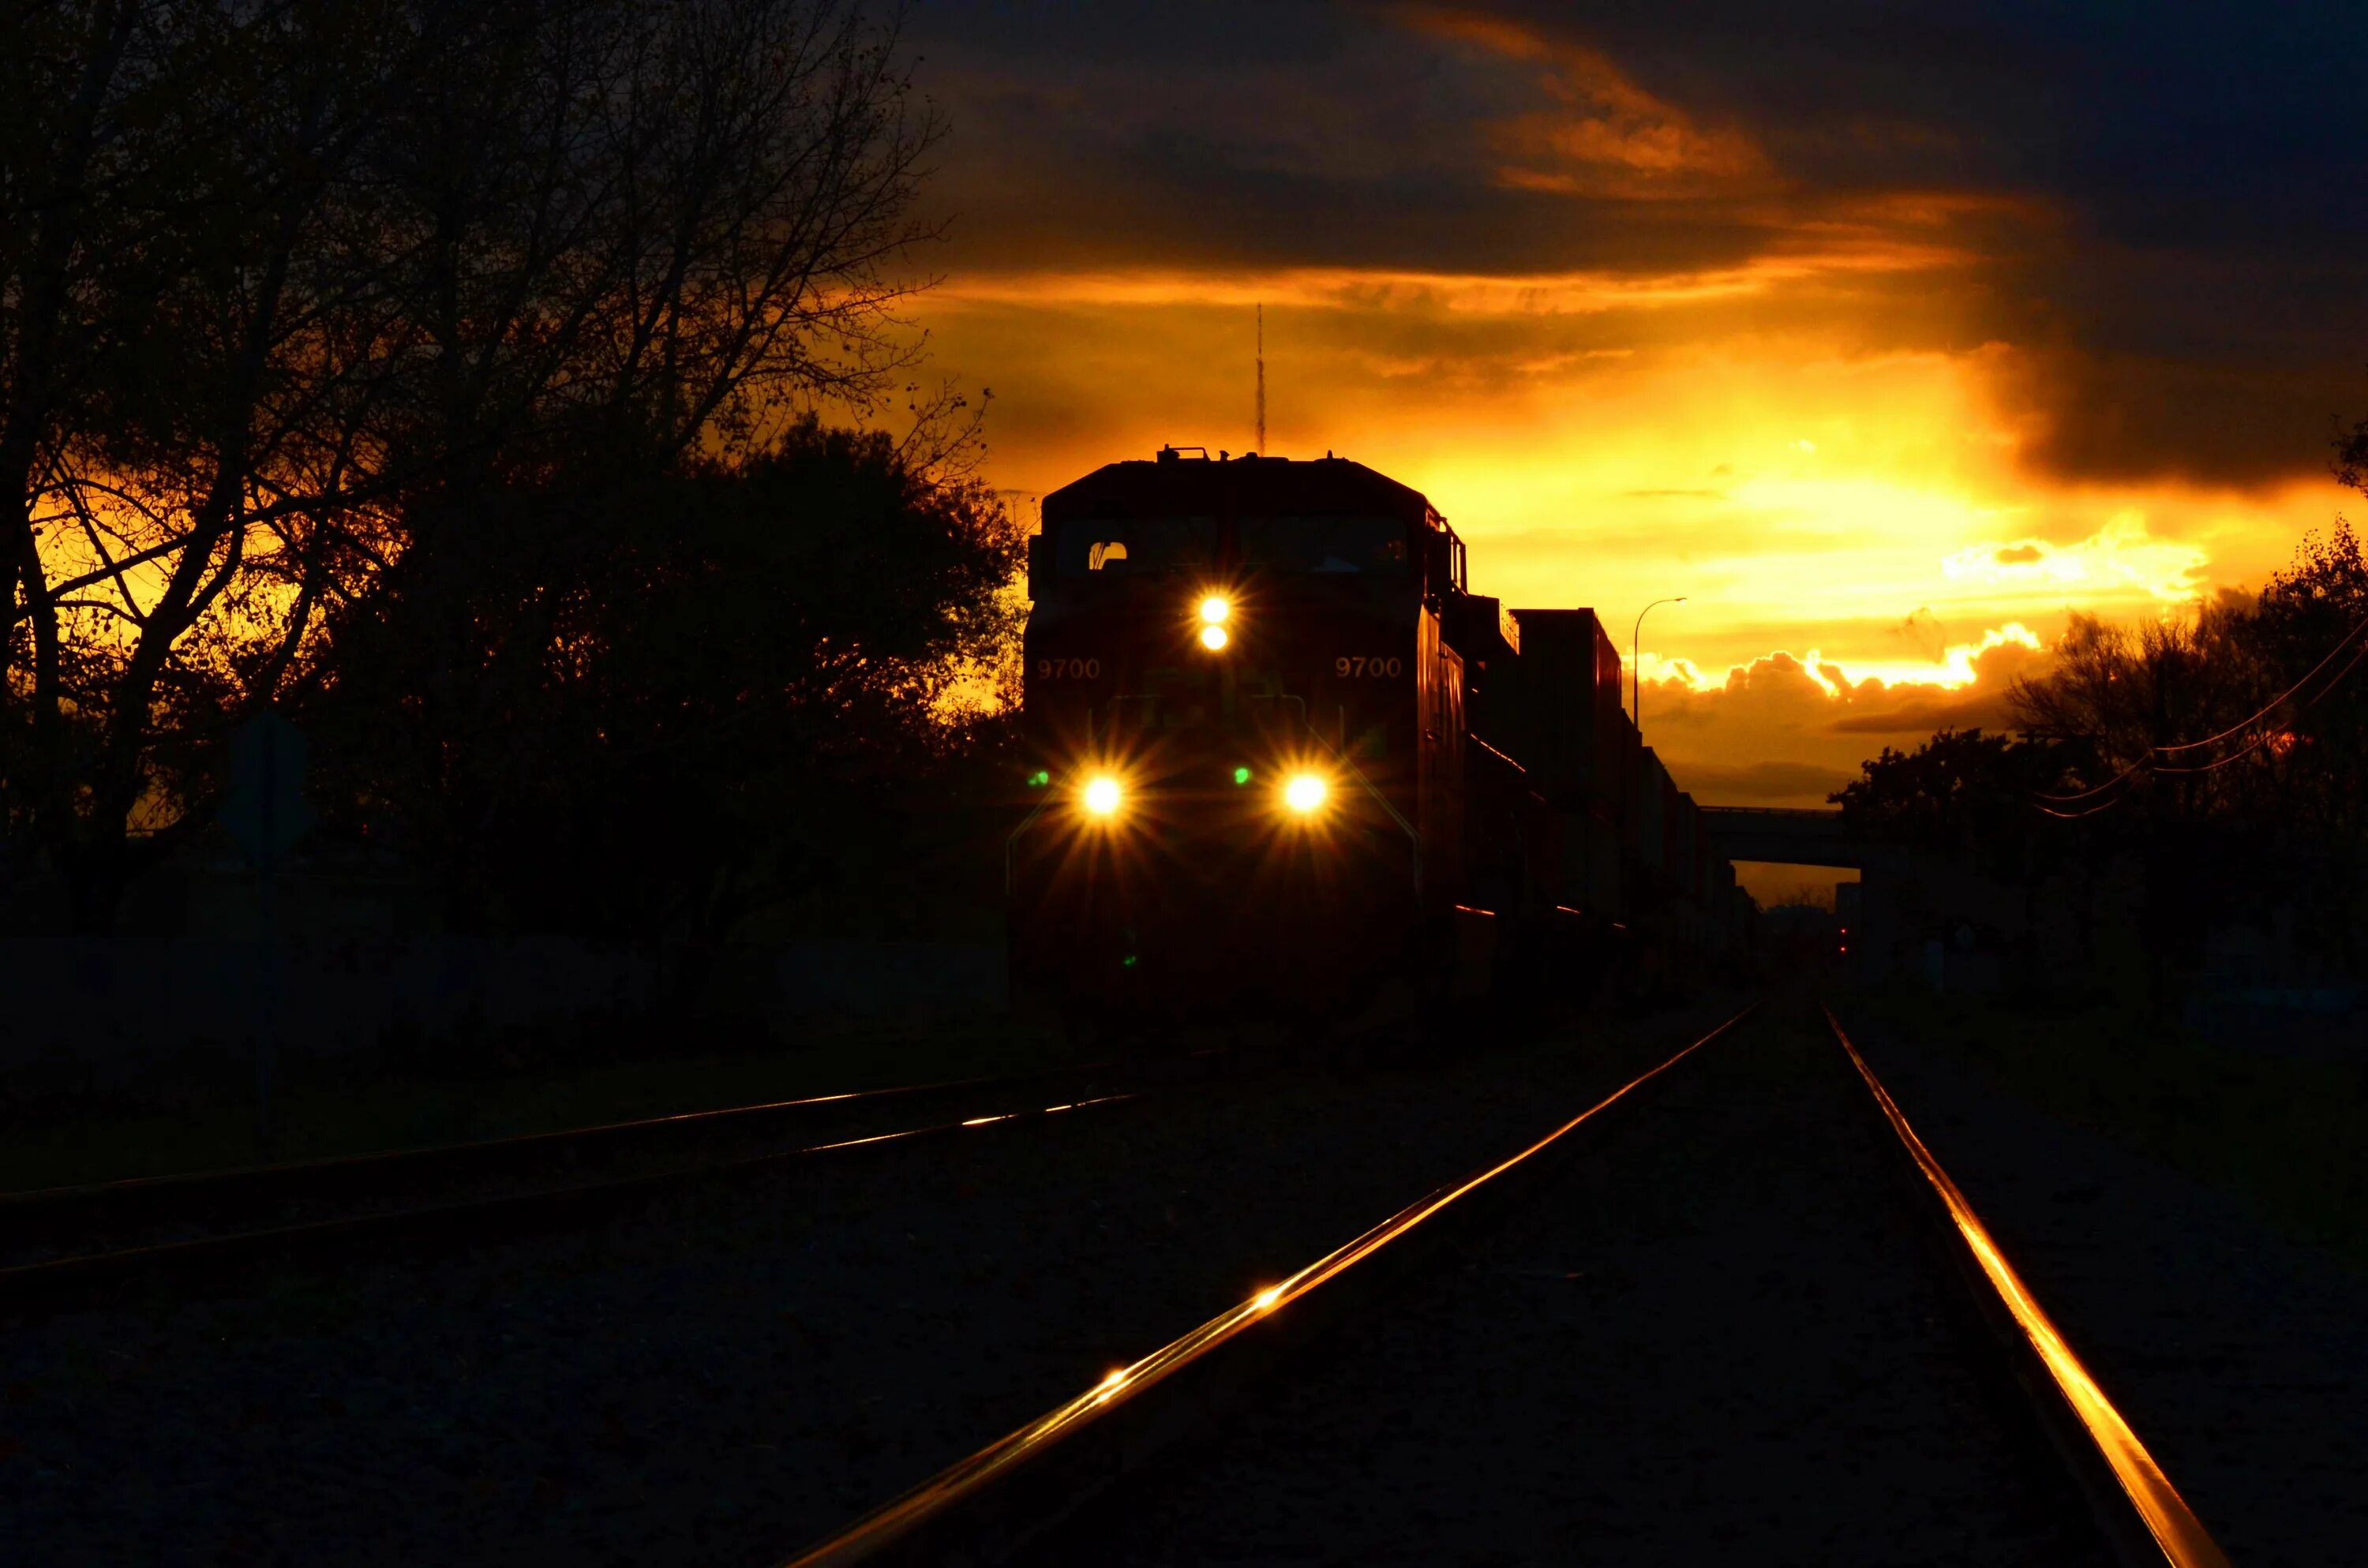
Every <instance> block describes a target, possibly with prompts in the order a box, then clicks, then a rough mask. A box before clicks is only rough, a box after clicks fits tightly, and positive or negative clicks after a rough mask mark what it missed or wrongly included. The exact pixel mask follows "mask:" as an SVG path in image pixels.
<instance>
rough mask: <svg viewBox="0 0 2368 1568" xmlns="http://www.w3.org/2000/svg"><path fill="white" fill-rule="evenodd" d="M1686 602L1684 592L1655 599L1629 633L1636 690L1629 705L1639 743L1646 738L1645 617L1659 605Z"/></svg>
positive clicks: (1630, 671) (1630, 669) (1631, 675)
mask: <svg viewBox="0 0 2368 1568" xmlns="http://www.w3.org/2000/svg"><path fill="white" fill-rule="evenodd" d="M1685 602H1686V596H1685V595H1683V594H1679V596H1678V597H1675V598H1672V599H1655V600H1654V601H1653V602H1652V604H1649V605H1646V606H1645V608H1643V609H1640V610H1638V611H1637V612H1636V627H1635V630H1634V631H1631V632H1630V633H1629V634H1628V675H1629V683H1630V688H1631V689H1632V690H1633V691H1634V696H1633V697H1631V698H1630V699H1629V703H1628V705H1629V706H1630V707H1631V708H1634V710H1636V739H1637V741H1638V743H1639V744H1642V743H1643V741H1644V739H1645V665H1644V653H1643V652H1642V649H1643V648H1644V645H1645V617H1646V616H1647V615H1650V614H1651V613H1652V612H1653V610H1654V608H1656V607H1657V606H1660V605H1681V604H1683V603H1685Z"/></svg>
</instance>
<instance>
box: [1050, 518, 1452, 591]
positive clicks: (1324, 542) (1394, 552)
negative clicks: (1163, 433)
mask: <svg viewBox="0 0 2368 1568" xmlns="http://www.w3.org/2000/svg"><path fill="white" fill-rule="evenodd" d="M1235 537H1236V539H1237V540H1238V542H1239V548H1240V551H1241V562H1242V564H1243V565H1244V566H1246V567H1247V568H1249V569H1250V570H1252V571H1259V572H1280V573H1289V574H1315V575H1323V574H1358V575H1367V576H1386V577H1403V576H1405V575H1406V562H1407V556H1408V551H1407V548H1406V545H1407V541H1406V524H1405V523H1404V522H1403V521H1401V520H1399V519H1397V518H1395V517H1244V518H1243V519H1242V520H1241V522H1240V523H1239V524H1238V525H1237V527H1236V535H1235ZM1217 546H1218V530H1217V520H1216V519H1215V518H1214V517H1125V518H1092V517H1081V518H1078V519H1076V520H1075V521H1072V522H1069V523H1065V524H1064V525H1062V528H1061V532H1060V544H1059V548H1058V551H1057V552H1056V554H1057V559H1058V562H1059V568H1060V573H1061V575H1062V576H1064V577H1082V576H1086V575H1087V574H1092V573H1101V572H1114V573H1121V574H1130V575H1140V574H1145V573H1158V572H1186V573H1200V572H1206V571H1208V570H1209V569H1210V568H1212V567H1213V566H1214V565H1216V564H1217Z"/></svg>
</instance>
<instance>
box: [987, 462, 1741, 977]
mask: <svg viewBox="0 0 2368 1568" xmlns="http://www.w3.org/2000/svg"><path fill="white" fill-rule="evenodd" d="M1028 591H1029V597H1030V600H1031V608H1030V614H1029V618H1028V623H1027V631H1026V637H1025V642H1024V651H1025V657H1026V662H1027V663H1026V670H1025V672H1024V676H1023V686H1022V693H1023V696H1022V732H1023V734H1024V737H1025V741H1024V744H1025V745H1026V747H1027V748H1028V756H1029V759H1030V760H1029V766H1030V772H1029V775H1028V778H1027V781H1026V788H1027V789H1028V790H1029V791H1030V794H1031V795H1032V797H1033V798H1032V799H1031V800H1030V802H1029V809H1028V810H1027V812H1026V813H1025V815H1024V817H1023V818H1022V820H1020V822H1019V824H1018V826H1017V827H1016V828H1015V829H1014V831H1013V832H1012V834H1011V835H1010V837H1009V839H1008V843H1007V846H1006V859H1005V882H1006V894H1007V900H1008V925H1009V933H1010V946H1009V951H1010V961H1011V971H1012V972H1011V980H1012V985H1013V994H1014V996H1015V998H1016V999H1023V1000H1024V999H1028V998H1042V999H1044V1000H1046V1001H1049V1002H1050V1003H1052V1004H1053V1005H1054V1006H1059V1007H1061V1008H1063V1009H1064V1010H1066V1011H1069V1012H1071V1013H1073V1014H1075V1013H1085V1014H1088V1015H1094V1014H1121V1015H1134V1016H1143V1015H1163V1016H1167V1017H1189V1016H1191V1015H1194V1014H1201V1013H1219V1012H1235V1011H1237V1010H1239V1009H1242V1008H1245V1007H1255V1008H1261V1009H1268V1010H1272V1011H1277V1012H1281V1013H1283V1014H1286V1015H1296V1016H1301V1017H1309V1018H1317V1019H1327V1018H1328V1019H1334V1020H1338V1019H1341V1018H1346V1017H1360V1016H1364V1015H1368V1014H1379V1015H1382V1016H1388V1015H1391V1014H1394V1013H1398V1012H1405V1011H1407V1010H1410V1009H1414V1008H1417V1007H1419V1006H1422V1005H1424V1004H1426V1003H1428V1002H1434V1001H1440V1000H1444V999H1448V998H1457V997H1461V998H1494V999H1497V1000H1499V1001H1515V1000H1520V1001H1524V1002H1529V1003H1549V1004H1551V1003H1554V1002H1561V1003H1565V1004H1566V1003H1570V1002H1574V1001H1579V1002H1591V1001H1594V1000H1598V999H1600V995H1601V994H1602V993H1603V992H1604V990H1605V989H1606V988H1607V987H1614V988H1617V989H1619V990H1622V991H1626V992H1631V993H1634V992H1638V991H1653V990H1657V989H1661V988H1664V987H1666V986H1668V985H1669V984H1671V983H1675V982H1676V981H1677V980H1678V979H1679V977H1680V976H1681V975H1682V974H1683V973H1684V972H1686V971H1688V970H1689V969H1695V968H1699V967H1700V966H1701V964H1702V963H1703V962H1705V961H1708V960H1713V959H1714V958H1716V957H1718V956H1720V955H1722V954H1726V953H1731V952H1732V951H1733V950H1735V949H1736V948H1737V947H1738V946H1739V945H1740V944H1741V942H1742V941H1743V940H1744V939H1745V938H1746V937H1748V926H1747V923H1748V910H1749V904H1748V900H1746V899H1744V898H1743V897H1742V896H1741V895H1740V894H1739V893H1738V892H1736V888H1735V881H1734V871H1733V868H1732V867H1731V866H1729V865H1727V864H1726V863H1725V861H1723V860H1720V859H1718V858H1716V857H1715V856H1714V855H1713V854H1712V852H1711V850H1710V846H1709V842H1708V839H1707V836H1706V835H1704V834H1703V832H1702V825H1701V821H1700V817H1699V814H1698V813H1697V812H1695V810H1694V808H1693V802H1692V800H1691V797H1690V796H1687V795H1685V794H1684V793H1683V792H1681V791H1679V790H1677V789H1676V787H1675V785H1674V784H1673V783H1672V782H1671V781H1670V780H1669V778H1668V771H1667V770H1666V769H1665V768H1663V767H1661V766H1660V764H1659V761H1658V759H1657V758H1656V756H1654V755H1653V753H1652V752H1651V751H1650V750H1649V749H1647V748H1644V747H1641V746H1640V745H1639V744H1638V743H1637V735H1636V730H1635V728H1634V725H1633V724H1632V723H1630V722H1629V720H1628V717H1627V714H1626V713H1625V712H1624V711H1623V710H1622V704H1621V701H1620V680H1621V665H1620V658H1619V654H1618V653H1617V652H1616V651H1615V650H1614V648H1613V646H1612V643H1611V639H1610V638H1609V637H1608V636H1607V635H1606V634H1605V632H1604V630H1603V627H1602V625H1601V623H1600V620H1599V619H1597V617H1596V616H1595V614H1594V613H1593V612H1592V611H1591V610H1588V609H1527V610H1510V609H1508V608H1505V607H1504V605H1503V604H1502V603H1501V601H1499V600H1498V599H1496V598H1492V597H1486V596H1483V595H1477V594H1474V593H1472V592H1470V591H1469V587H1468V584H1467V578H1466V556H1465V550H1464V544H1463V540H1462V539H1460V538H1459V537H1458V536H1457V535H1456V533H1455V531H1454V529H1453V528H1451V527H1450V526H1449V525H1448V522H1447V519H1446V518H1445V517H1442V516H1440V513H1439V511H1438V509H1437V508H1435V507H1434V506H1431V504H1430V502H1429V499H1428V498H1426V497H1425V496H1424V495H1423V494H1421V493H1420V492H1418V491H1416V490H1414V489H1411V488H1409V487H1408V486H1406V485H1404V484H1400V483H1397V482H1396V481H1395V480H1392V479H1390V478H1388V477H1387V476H1385V475H1383V474H1382V473H1380V472H1376V471H1374V470H1373V469H1371V468H1368V467H1366V466H1364V465H1363V464H1361V463H1357V462H1352V461H1349V460H1346V459H1342V458H1338V457H1334V456H1331V455H1329V454H1326V456H1325V457H1324V458H1322V459H1319V460H1292V459H1287V458H1269V457H1263V456H1243V457H1239V458H1229V457H1228V456H1227V455H1225V454H1222V453H1221V454H1219V456H1218V457H1217V458H1215V459H1213V460H1212V459H1211V458H1210V457H1209V456H1208V454H1207V453H1206V452H1205V451H1204V450H1201V449H1178V448H1175V447H1167V448H1163V449H1160V450H1159V452H1158V454H1157V456H1156V458H1155V459H1153V460H1147V461H1146V460H1133V461H1123V462H1114V463H1110V464H1108V465H1106V466H1104V467H1102V468H1099V469H1098V470H1096V471H1095V472H1092V473H1090V474H1087V476H1086V477H1085V478H1083V479H1080V480H1078V481H1076V483H1072V484H1069V485H1066V486H1064V487H1063V488H1062V489H1060V490H1057V491H1054V492H1053V493H1052V494H1048V495H1047V496H1045V498H1044V502H1043V525H1042V529H1041V531H1040V532H1039V533H1038V534H1037V535H1036V536H1034V537H1033V538H1031V539H1030V540H1029V555H1028Z"/></svg>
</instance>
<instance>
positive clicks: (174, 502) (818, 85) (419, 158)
mask: <svg viewBox="0 0 2368 1568" xmlns="http://www.w3.org/2000/svg"><path fill="white" fill-rule="evenodd" d="M0 72H5V73H6V75H5V76H0V85H5V86H6V90H7V91H8V92H9V94H10V101H11V102H12V103H14V104H16V105H18V106H28V105H35V104H38V105H41V106H44V109H45V110H47V109H48V108H51V107H52V106H53V107H54V108H55V112H54V113H51V112H41V113H28V112H23V111H22V108H19V110H18V111H16V112H12V113H11V114H10V115H9V116H7V117H6V127H5V129H0V482H5V483H9V484H13V485H16V486H17V490H16V492H15V494H16V495H17V497H18V498H19V499H20V503H21V505H20V506H12V513H13V516H12V517H11V519H10V520H9V522H8V524H7V526H8V528H9V530H10V533H11V540H10V547H9V557H10V562H11V567H10V573H11V576H10V581H11V587H12V592H11V595H10V605H9V621H8V637H7V642H6V653H7V668H6V683H5V689H0V701H5V710H0V806H5V809H6V822H7V824H8V826H9V830H10V833H11V835H12V836H13V837H15V838H17V839H18V840H19V841H20V843H21V844H26V845H29V846H30V847H31V849H32V850H33V852H34V854H35V855H36V856H37V857H38V858H40V860H41V861H42V862H43V863H45V864H46V865H47V867H48V868H49V869H50V871H51V873H52V874H54V875H55V876H57V877H59V878H61V879H63V881H64V882H65V883H66V884H67V885H68V886H69V887H70V888H71V890H72V892H73V894H74V910H75V919H76V921H77V923H78V924H81V925H83V926H90V927H98V926H105V925H106V924H107V923H108V920H109V919H110V917H111V915H112V912H113V908H114V905H115V903H116V901H117V898H118V895H119V892H120V888H121V886H122V884H123V881H124V880H125V878H126V876H127V875H128V874H130V872H131V869H134V867H135V865H136V863H137V861H138V859H139V858H141V856H142V855H147V856H153V855H154V854H157V853H161V852H162V851H163V850H165V849H166V848H169V847H170V846H171V845H172V843H173V842H174V840H175V837H176V835H178V834H180V833H182V832H185V831H186V830H187V829H188V828H189V827H190V826H191V825H193V824H196V823H198V822H200V821H202V820H203V808H204V806H205V804H206V801H207V797H208V795H209V794H210V792H211V778H212V776H213V767H214V759H213V752H212V745H213V743H214V741H215V740H216V738H217V737H218V736H219V735H220V733H222V731H223V730H224V729H225V728H226V727H227V725H228V724H229V723H231V722H234V720H235V719H236V718H237V717H238V716H240V715H241V714H242V713H243V712H244V711H245V710H248V709H250V708H252V707H254V706H256V705H257V704H260V703H263V702H268V701H270V700H272V699H274V698H275V697H276V696H278V695H279V694H280V693H281V692H283V691H284V690H286V689H289V683H290V682H291V681H301V680H303V679H306V678H310V677H309V676H307V672H308V671H309V670H310V669H311V668H312V667H313V666H314V665H319V664H320V663H321V661H322V660H323V659H324V657H325V656H326V646H327V645H326V642H325V640H324V625H325V624H326V618H327V617H329V616H331V615H333V614H334V613H335V612H337V611H339V610H341V609H347V608H350V607H352V606H354V605H356V604H358V603H360V602H362V601H364V600H366V599H368V598H369V597H370V596H371V595H373V594H375V593H379V592H381V591H384V590H385V589H386V586H387V585H388V584H389V582H390V580H391V579H392V578H393V577H396V576H399V575H400V574H402V573H403V572H404V566H405V562H408V561H410V560H411V559H412V558H413V556H414V554H415V553H416V552H417V551H419V547H420V546H421V544H422V543H423V542H424V541H427V540H431V539H432V538H434V537H435V536H438V535H440V534H443V533H447V532H461V531H465V530H468V529H471V528H478V527H492V528H495V529H496V531H498V530H499V529H500V528H501V527H502V524H501V522H500V518H501V517H502V516H503V515H504V514H505V508H507V506H509V505H510V502H509V501H508V500H507V499H506V497H509V496H511V495H513V494H517V493H519V492H521V491H522V490H523V491H524V492H527V493H537V492H540V491H547V490H548V489H549V488H550V487H551V486H552V483H554V482H555V481H556V480H558V479H559V478H560V477H562V476H561V469H562V468H563V466H564V465H565V464H568V463H570V462H573V461H575V460H576V459H577V458H578V457H579V456H580V455H581V454H584V453H586V452H596V453H598V454H599V457H600V461H601V465H602V469H601V472H603V473H623V474H627V475H629V476H632V477H633V478H635V479H636V480H638V479H642V478H647V477H650V476H656V475H663V474H666V473H667V472H671V471H673V470H674V469H676V468H677V467H680V466H681V465H684V464H686V463H688V464H691V465H693V466H696V465H698V464H700V463H705V462H709V461H711V460H716V459H718V458H719V457H723V458H728V457H730V456H731V455H733V454H735V453H738V454H746V453H749V452H754V451H757V450H761V449H763V448H764V446H765V444H766V443H767V441H768V439H769V438H770V437H772V436H773V435H775V434H777V433H778V432H779V431H780V429H781V428H782V427H783V425H784V423H785V422H786V421H787V420H789V419H790V418H791V417H792V416H793V415H794V413H795V411H796V410H797V408H799V407H800V406H803V405H804V404H806V403H811V401H812V400H814V399H815V398H819V397H825V396H828V397H835V398H837V399H839V400H841V401H843V402H847V403H851V404H853V405H856V406H863V405H865V404H866V403H871V402H875V401H876V400H878V399H879V398H880V397H881V396H882V395H883V394H884V393H885V392H887V391H888V389H889V388H890V387H891V386H893V385H894V382H895V380H896V378H897V375H898V372H899V371H900V370H901V369H903V368H904V367H905V363H906V362H907V359H908V354H907V351H906V350H905V348H904V347H900V346H899V343H898V341H897V339H896V338H895V337H894V335H893V333H892V332H891V330H890V329H891V327H892V325H893V323H892V320H891V312H892V311H893V309H894V304H895V302H896V301H898V300H899V299H900V298H902V297H903V296H904V295H905V293H906V292H907V291H908V290H909V287H910V285H909V283H908V281H907V280H905V278H903V277H902V276H901V274H900V273H899V271H898V267H899V266H900V263H901V258H902V257H903V256H905V252H906V250H907V248H908V247H909V246H910V245H911V244H912V243H913V242H915V241H916V240H918V239H920V238H923V237H925V236H926V234H927V233H928V230H927V229H926V228H925V227H923V226H921V225H919V224H918V223H916V222H915V221H914V220H913V219H912V217H911V215H910V214H911V207H912V201H913V198H914V195H915V193H916V189H917V182H918V181H919V179H920V177H921V175H922V172H923V161H924V159H925V157H926V154H927V152H928V147H929V146H930V145H931V144H932V142H934V140H935V138H936V135H937V128H936V124H935V122H934V121H933V120H932V119H930V118H929V117H928V115H927V114H926V113H918V114H916V113H914V112H911V111H910V110H908V108H907V106H908V104H909V102H910V85H909V82H908V80H907V78H906V77H905V74H903V70H902V67H901V66H900V65H899V64H898V62H897V53H896V28H895V23H894V17H893V16H892V17H890V19H889V20H888V21H886V22H884V23H883V22H878V21H875V20H874V19H873V18H872V17H871V15H870V14H869V13H868V11H867V9H866V8H865V6H863V5H862V4H861V3H860V0H702V3H700V4H695V5H680V6H643V5H637V4H633V3H632V0H520V3H518V4H516V5H504V6H483V5H463V4H460V3H458V0H376V3H357V4H351V5H336V6H278V5H270V4H264V3H262V0H256V3H253V4H227V5H225V4H220V3H218V0H217V3H211V4H208V3H200V0H123V3H119V4H108V3H106V0H39V3H36V4H32V5H29V6H16V7H12V8H11V9H10V11H9V12H8V14H7V16H6V18H5V19H0ZM581 488H582V486H581V485H579V486H578V489H579V491H580V490H581ZM587 542H588V541H587ZM430 559H432V557H431V556H430V555H425V554H423V555H421V556H420V560H421V561H422V562H427V561H428V560H430ZM418 631H419V633H420V635H422V636H426V637H431V638H442V639H445V641H443V642H439V643H438V649H439V650H440V652H441V653H442V654H443V655H444V656H445V660H444V662H445V667H448V668H450V670H452V671H454V672H456V674H455V678H459V676H458V672H461V671H464V670H466V669H467V668H468V667H469V666H470V664H471V660H470V658H469V657H468V650H467V649H466V648H465V647H463V646H461V645H460V644H459V643H457V642H452V641H451V640H450V639H451V637H452V635H453V629H452V628H451V627H450V626H444V625H436V626H422V627H420V628H418ZM438 695H439V699H440V700H443V701H444V702H446V703H447V704H448V705H450V704H453V703H457V702H460V701H461V697H460V696H459V695H458V694H457V692H455V691H454V690H452V689H450V688H448V689H447V690H446V691H444V692H442V693H440V694H438ZM134 835H137V836H136V837H135V836H134Z"/></svg>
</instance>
